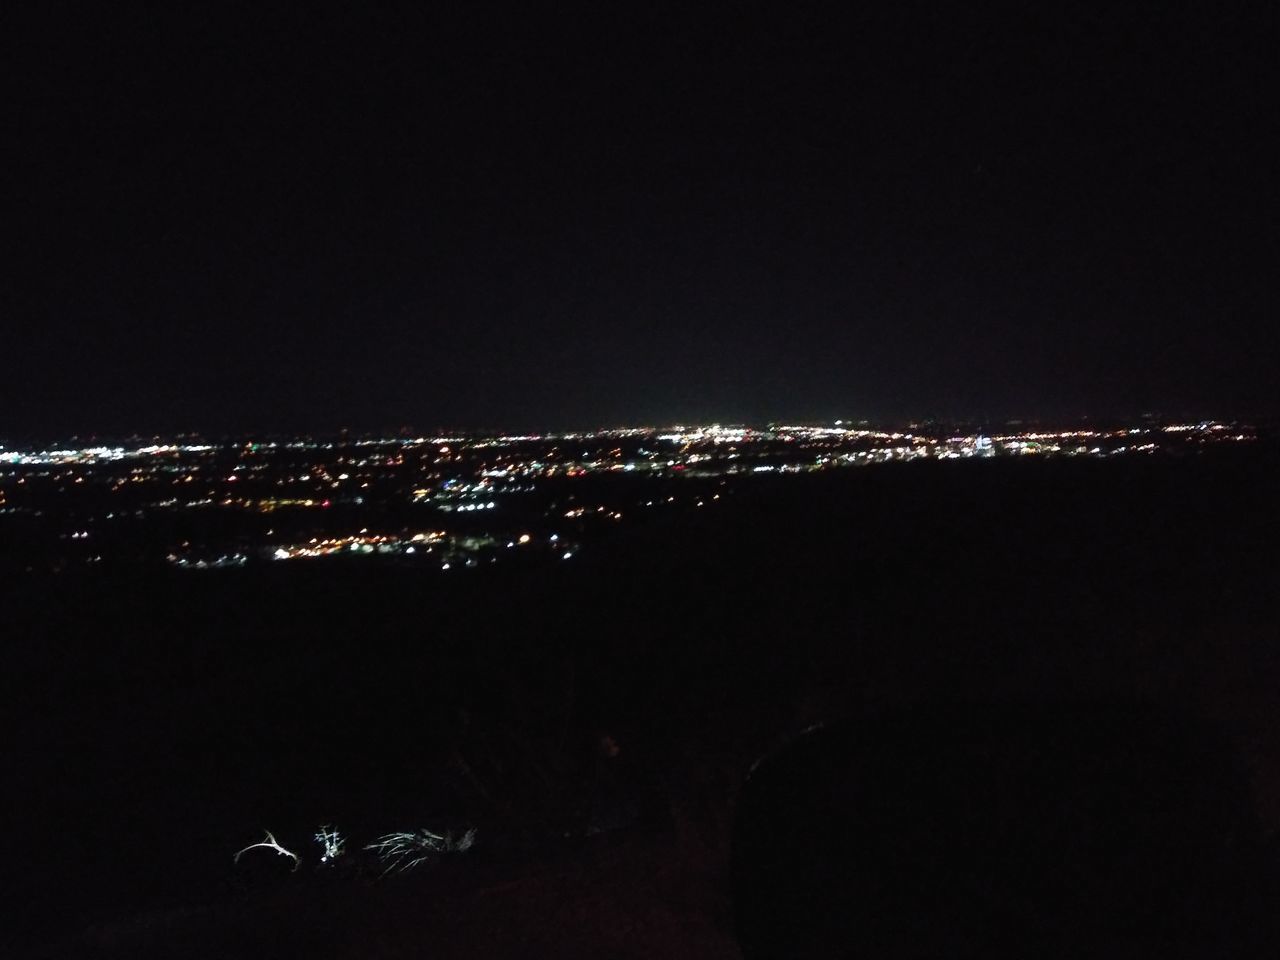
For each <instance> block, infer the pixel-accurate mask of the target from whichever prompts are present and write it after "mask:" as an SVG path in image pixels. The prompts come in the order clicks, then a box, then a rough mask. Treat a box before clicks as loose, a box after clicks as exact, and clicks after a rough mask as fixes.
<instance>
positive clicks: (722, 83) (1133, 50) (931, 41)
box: [0, 2, 1280, 437]
mask: <svg viewBox="0 0 1280 960" xmlns="http://www.w3.org/2000/svg"><path fill="white" fill-rule="evenodd" d="M85 6H86V5H84V4H70V3H68V4H58V3H51V2H46V3H43V4H41V5H40V9H41V13H40V16H41V22H40V23H38V24H15V23H12V22H11V23H9V24H8V26H7V27H6V32H7V33H8V34H9V41H8V42H9V43H10V44H11V45H12V47H13V49H14V50H15V51H16V53H15V54H14V55H12V56H8V57H6V60H7V62H8V66H7V67H6V70H7V72H8V75H9V82H8V83H7V85H6V86H7V88H8V93H7V94H6V100H8V105H7V106H6V107H5V108H4V109H5V110H6V112H7V113H9V120H8V122H7V123H6V128H7V129H6V132H5V137H4V140H5V143H6V146H5V147H4V150H5V156H6V162H5V170H6V176H5V181H6V183H5V188H6V194H7V199H6V203H5V206H6V208H7V209H8V210H9V211H11V213H9V214H6V217H5V219H6V221H7V223H6V225H5V234H6V236H7V241H8V242H7V243H6V256H5V267H4V271H3V278H2V284H3V285H2V286H0V296H2V297H3V300H2V301H0V303H2V305H3V320H2V321H0V322H2V323H3V329H2V331H0V333H2V336H0V355H2V356H0V359H2V363H3V366H2V369H3V378H2V380H0V436H6V435H7V436H11V437H12V436H15V435H20V434H24V433H30V432H45V433H53V434H70V433H84V432H89V431H108V432H109V431H120V430H135V429H136V430H140V431H156V430H170V429H175V428H191V429H201V430H206V431H222V430H243V429H255V430H257V429H313V430H326V429H332V428H338V427H343V426H349V427H354V428H369V427H379V426H382V425H394V424H413V425H415V426H417V427H419V428H429V427H433V426H440V425H456V426H495V427H504V428H528V427H537V426H543V425H546V426H592V425H597V424H612V423H621V422H628V423H635V422H653V421H668V422H669V421H677V420H683V421H692V420H710V419H721V420H736V421H741V420H752V421H760V420H765V419H770V418H775V417H776V418H784V419H786V418H799V417H806V418H828V417H829V418H835V417H864V416H866V417H884V416H921V415H931V414H932V415H939V416H948V415H965V416H979V417H1001V416H1008V415H1017V414H1026V415H1076V414H1084V413H1095V414H1103V413H1127V412H1140V411H1144V410H1152V409H1158V410H1164V411H1194V412H1200V413H1233V412H1237V411H1244V412H1254V411H1262V412H1268V411H1271V412H1273V411H1275V410H1276V408H1277V406H1280V404H1277V396H1280V391H1277V390H1276V387H1275V380H1276V377H1275V375H1274V370H1275V367H1276V363H1277V360H1278V359H1280V349H1278V346H1277V344H1278V335H1277V333H1276V331H1275V330H1274V329H1273V327H1274V324H1275V320H1276V317H1275V308H1276V297H1275V293H1276V283H1277V280H1276V277H1277V270H1276V268H1277V263H1278V257H1277V235H1276V224H1277V213H1280V205H1278V204H1277V193H1276V185H1275V184H1276V179H1275V178H1276V173H1277V169H1278V168H1277V162H1276V160H1277V158H1276V153H1275V150H1274V143H1275V141H1276V139H1277V138H1276V133H1277V131H1276V126H1277V116H1278V112H1277V108H1278V107H1280V104H1278V103H1277V95H1276V92H1275V91H1276V90H1278V89H1280V77H1277V73H1278V71H1277V54H1276V50H1277V40H1278V39H1280V35H1278V33H1277V30H1276V20H1275V16H1276V15H1275V14H1274V13H1273V12H1271V11H1272V10H1273V9H1274V7H1273V5H1259V8H1258V9H1259V10H1261V11H1264V12H1263V13H1258V14H1250V13H1245V12H1241V11H1242V8H1239V7H1228V6H1225V5H1220V4H1200V5H1194V6H1193V5H1188V4H1177V3H1168V2H1165V3H1159V4H1152V5H1151V7H1150V8H1149V9H1143V8H1139V7H1137V6H1131V5H1128V4H1111V5H1107V6H1106V8H1105V9H1104V11H1103V12H1099V13H1096V14H1085V13H1081V12H1079V11H1078V10H1076V9H1075V7H1076V6H1077V5H1074V4H1053V5H1045V4H1032V3H1021V4H1017V5H1009V6H1007V7H1002V5H999V4H992V3H973V4H967V5H966V4H954V5H951V4H948V5H943V4H935V5H932V6H933V7H935V8H938V9H945V13H939V12H937V10H935V11H934V12H932V13H928V14H923V13H919V12H909V7H908V5H903V4H896V3H894V4H885V5H882V6H881V7H872V6H870V5H867V6H865V7H864V8H863V9H864V12H862V13H860V14H858V13H854V14H851V13H850V12H849V11H847V10H846V11H844V12H843V13H842V15H841V16H840V17H839V18H838V19H836V18H828V17H826V16H819V15H816V14H807V13H804V12H802V11H798V10H796V9H794V7H795V6H796V5H793V4H775V5H774V12H773V14H772V15H771V16H761V17H759V18H754V19H747V18H745V17H744V16H742V15H741V14H725V15H721V16H709V15H708V16H705V17H701V16H697V17H695V16H692V15H691V14H690V13H689V10H688V9H687V8H688V7H691V6H696V5H682V6H683V7H684V8H685V9H681V7H679V6H673V7H671V8H658V7H655V6H653V5H650V4H633V5H622V4H597V5H595V7H594V9H595V13H594V14H585V15H584V14H583V13H582V12H581V11H575V12H574V13H573V14H572V15H570V14H568V13H563V14H560V15H556V16H550V15H548V16H543V15H540V14H532V13H526V14H523V15H521V16H518V17H513V16H511V14H510V12H509V11H505V12H504V11H499V10H497V9H493V8H485V7H483V6H481V5H473V4H465V3H463V4H432V3H415V4H406V5H404V6H402V7H398V8H397V7H394V6H387V5H373V4H350V5H349V6H348V7H346V8H338V7H328V6H325V5H302V4H296V5H291V6H293V7H295V8H296V9H294V10H293V11H291V12H284V13H280V14H278V15H277V14H268V13H265V12H263V5H261V4H244V5H238V4H230V3H226V4H223V3H219V4H203V5H195V6H194V7H193V9H192V10H188V11H186V12H181V13H174V12H172V11H171V10H170V7H171V5H168V4H157V5H154V9H153V10H152V11H151V12H149V13H142V12H137V11H136V10H135V11H133V12H129V11H126V10H125V9H124V8H125V7H129V6H133V5H127V4H101V5H98V6H99V7H100V8H101V9H100V10H99V12H98V13H97V14H95V15H94V16H93V18H92V19H85V16H84V9H83V8H84V7H85ZM375 6H378V9H377V10H374V9H372V8H373V7H375ZM715 6H719V5H715ZM849 6H851V7H852V6H858V5H849ZM1048 6H1051V7H1053V9H1052V10H1048V9H1040V8H1041V7H1048ZM306 7H312V8H313V9H311V11H310V12H307V11H306V9H305V8H306ZM444 7H449V8H458V9H461V10H462V11H463V12H461V13H459V12H457V11H456V10H455V12H453V13H450V14H448V15H440V14H437V13H436V12H435V10H436V8H444ZM559 9H562V10H563V9H564V8H559ZM324 11H328V12H324Z"/></svg>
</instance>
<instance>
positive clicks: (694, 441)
mask: <svg viewBox="0 0 1280 960" xmlns="http://www.w3.org/2000/svg"><path fill="white" fill-rule="evenodd" d="M1255 439H1256V430H1255V429H1254V428H1253V427H1252V426H1249V425H1244V424H1240V423H1235V422H1229V423H1228V422H1217V421H1202V422H1198V423H1151V422H1143V423H1142V424H1140V425H1119V426H1110V427H1105V428H1084V427H1074V428H1071V429H1052V428H1048V427H1043V426H1035V427H1028V426H1026V425H1025V424H1021V423H1010V424H1006V425H1004V426H1002V427H1001V428H999V429H990V430H985V429H984V430H981V431H979V430H974V429H972V428H963V427H946V426H940V425H936V424H916V425H911V426H907V427H903V428H901V429H893V430H889V429H881V428H876V427H874V426H871V425H868V424H866V423H860V424H850V423H846V422H844V421H836V422H835V423H832V424H823V425H813V424H810V425H784V424H771V425H769V426H767V427H763V428H753V427H747V426H722V425H718V424H717V425H708V426H685V425H678V426H672V427H668V428H647V427H646V428H626V429H610V430H599V431H594V432H575V433H548V434H536V435H516V436H492V435H465V434H450V435H441V436H419V437H358V438H346V437H344V438H314V437H299V438H290V439H265V440H256V439H254V440H226V441H220V442H209V441H206V440H202V439H193V438H190V437H185V438H172V439H168V440H163V441H161V440H157V439H152V440H150V441H149V442H146V443H121V444H118V445H102V444H94V445H91V446H82V447H77V446H70V445H69V446H64V447H57V448H50V449H25V450H20V449H0V522H3V523H4V524H6V525H7V526H8V528H9V531H10V535H9V536H8V537H7V542H8V543H9V544H10V545H11V546H10V550H9V552H10V553H11V554H12V555H11V556H10V557H9V558H8V562H9V563H11V564H13V565H15V566H18V567H19V568H23V569H26V570H36V569H54V570H59V569H64V568H67V567H73V566H81V565H86V564H98V563H104V562H107V563H110V562H119V561H128V562H143V563H146V562H159V561H164V562H167V563H169V564H171V565H173V566H175V567H178V568H182V569H189V570H206V569H212V568H224V567H240V566H246V565H251V564H256V563H260V562H261V563H276V562H282V561H291V560H316V559H318V558H326V559H329V560H337V559H339V558H342V559H344V560H345V559H350V560H355V559H364V558H379V559H382V560H384V561H395V562H398V563H413V564H419V565H422V566H426V567H432V568H437V569H439V570H440V571H442V572H443V571H450V570H456V569H467V568H473V567H477V566H479V565H481V564H493V563H498V562H500V561H503V560H507V559H515V558H517V557H519V558H522V559H523V558H526V557H531V556H536V557H538V558H541V559H545V560H550V559H558V560H569V559H571V558H573V557H574V556H575V555H577V554H578V553H579V552H580V551H581V550H583V549H584V548H589V546H590V544H591V543H592V542H593V540H596V539H598V538H599V537H600V536H604V535H607V533H608V531H610V530H611V529H619V528H621V527H623V526H625V525H626V524H627V523H628V521H629V520H633V519H634V518H636V517H637V516H644V515H645V514H646V513H651V512H653V511H657V512H663V511H667V512H670V511H673V510H674V511H688V510H698V509H703V508H708V507H714V506H715V505H716V502H717V501H719V500H721V498H723V497H727V496H731V495H733V494H734V493H735V492H738V491H740V490H742V489H744V488H745V487H746V486H748V485H750V484H752V483H757V482H763V481H764V480H765V478H767V477H768V476H770V475H779V476H786V475H795V474H806V473H815V472H822V471H833V470H841V469H847V468H853V467H861V466H876V465H882V464H887V463H895V462H907V461H930V460H932V461H950V460H968V459H983V458H1010V457H1024V458H1025V457H1032V458H1035V457H1040V458H1046V457H1089V458H1113V457H1126V456H1143V455H1145V456H1151V455H1161V454H1168V455H1176V454H1186V453H1188V452H1192V451H1196V450H1201V449H1203V448H1205V447H1207V446H1210V445H1214V446H1216V445H1222V444H1242V443H1250V442H1252V441H1253V440H1255Z"/></svg>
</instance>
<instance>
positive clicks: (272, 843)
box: [233, 830, 302, 870]
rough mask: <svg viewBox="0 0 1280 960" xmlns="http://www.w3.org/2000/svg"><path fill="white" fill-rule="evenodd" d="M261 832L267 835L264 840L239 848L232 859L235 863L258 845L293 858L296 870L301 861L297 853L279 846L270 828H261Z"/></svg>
mask: <svg viewBox="0 0 1280 960" xmlns="http://www.w3.org/2000/svg"><path fill="white" fill-rule="evenodd" d="M263 833H265V834H266V835H267V839H266V840H263V841H262V842H261V843H251V844H249V846H247V847H245V848H244V849H243V850H240V851H238V852H237V853H236V855H235V857H234V858H233V861H234V862H235V863H239V862H240V858H241V857H242V856H243V855H244V854H246V853H248V852H249V851H250V850H256V849H258V848H259V847H262V848H263V849H266V850H274V851H275V852H276V853H278V854H280V855H281V856H284V857H291V858H292V859H293V869H294V870H297V869H298V866H299V864H301V863H302V861H301V860H299V859H298V855H297V854H296V853H294V852H293V851H291V850H286V849H285V848H284V847H282V846H280V844H279V843H278V842H277V841H276V838H275V835H274V834H272V832H271V831H270V830H263Z"/></svg>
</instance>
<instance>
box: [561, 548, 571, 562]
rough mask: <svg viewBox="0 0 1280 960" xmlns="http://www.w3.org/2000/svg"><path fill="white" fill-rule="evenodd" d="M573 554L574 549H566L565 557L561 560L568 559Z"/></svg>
mask: <svg viewBox="0 0 1280 960" xmlns="http://www.w3.org/2000/svg"><path fill="white" fill-rule="evenodd" d="M572 556H573V551H572V550H566V551H565V553H564V556H563V557H561V558H560V559H561V560H568V559H569V558H570V557H572Z"/></svg>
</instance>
